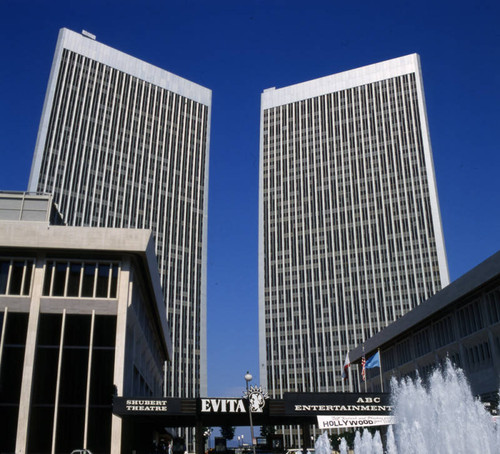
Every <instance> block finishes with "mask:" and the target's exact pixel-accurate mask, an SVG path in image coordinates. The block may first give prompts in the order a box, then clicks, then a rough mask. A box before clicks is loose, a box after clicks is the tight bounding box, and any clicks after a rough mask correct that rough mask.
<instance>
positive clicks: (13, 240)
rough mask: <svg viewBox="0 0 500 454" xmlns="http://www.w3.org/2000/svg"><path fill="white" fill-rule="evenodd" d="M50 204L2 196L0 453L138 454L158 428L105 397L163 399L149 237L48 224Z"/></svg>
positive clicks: (162, 354) (168, 350)
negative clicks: (127, 419) (85, 452)
mask: <svg viewBox="0 0 500 454" xmlns="http://www.w3.org/2000/svg"><path fill="white" fill-rule="evenodd" d="M18 202H21V203H18ZM16 204H17V205H18V209H17V210H16V208H15V205H16ZM51 208H52V200H51V197H50V196H45V197H44V196H37V195H28V194H24V195H22V196H20V197H19V196H16V195H10V196H8V195H5V194H2V197H0V426H1V427H2V430H1V434H2V435H1V436H0V451H1V452H18V453H27V452H34V453H36V452H51V453H55V452H71V451H72V450H74V449H82V448H87V449H89V450H90V451H92V452H93V453H94V454H96V453H116V454H118V453H121V452H125V451H130V450H132V449H136V450H139V451H140V450H141V449H142V450H146V449H148V448H149V447H150V443H151V440H152V439H153V438H154V437H155V436H159V434H161V428H156V432H155V428H154V427H149V428H147V429H145V430H144V431H143V432H141V430H140V428H139V429H137V428H135V427H126V426H124V425H123V422H122V420H121V418H119V417H116V416H114V415H113V414H112V400H113V395H116V394H117V395H124V394H126V395H134V396H142V397H150V396H160V395H161V394H162V386H163V364H164V362H165V361H166V360H168V359H169V358H170V357H171V354H172V343H171V340H170V331H169V328H168V325H167V320H166V314H165V309H164V304H163V294H162V290H161V286H160V279H159V274H158V271H157V261H156V256H155V248H154V241H153V238H152V234H151V231H150V230H131V229H101V228H99V229H96V228H84V227H66V226H61V225H50V224H49V222H48V220H47V219H48V217H49V216H50V213H51ZM44 210H45V212H44ZM16 211H17V214H18V216H17V219H18V220H15V218H16V216H15V215H14V213H15V212H16ZM26 218H28V219H29V220H26ZM76 239H78V241H76Z"/></svg>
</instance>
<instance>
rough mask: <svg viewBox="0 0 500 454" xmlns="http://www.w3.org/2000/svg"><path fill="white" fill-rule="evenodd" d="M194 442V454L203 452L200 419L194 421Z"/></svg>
mask: <svg viewBox="0 0 500 454" xmlns="http://www.w3.org/2000/svg"><path fill="white" fill-rule="evenodd" d="M194 443H195V445H196V454H203V453H204V452H205V443H203V425H202V424H201V421H200V420H198V421H196V427H195V433H194Z"/></svg>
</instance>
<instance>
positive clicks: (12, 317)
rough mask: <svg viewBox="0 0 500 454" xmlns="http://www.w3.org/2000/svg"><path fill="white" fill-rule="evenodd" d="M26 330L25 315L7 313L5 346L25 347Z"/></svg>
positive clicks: (26, 317)
mask: <svg viewBox="0 0 500 454" xmlns="http://www.w3.org/2000/svg"><path fill="white" fill-rule="evenodd" d="M27 329H28V314H27V313H25V312H9V313H8V314H7V327H6V330H5V344H6V345H25V344H26V332H27ZM2 368H3V366H2Z"/></svg>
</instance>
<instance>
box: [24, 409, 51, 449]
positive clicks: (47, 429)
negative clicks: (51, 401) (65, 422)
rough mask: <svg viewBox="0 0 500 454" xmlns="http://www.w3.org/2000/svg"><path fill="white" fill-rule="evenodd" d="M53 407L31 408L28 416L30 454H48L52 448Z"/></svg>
mask: <svg viewBox="0 0 500 454" xmlns="http://www.w3.org/2000/svg"><path fill="white" fill-rule="evenodd" d="M53 421H54V407H53V406H50V407H38V406H36V405H35V406H33V407H32V409H31V414H30V430H29V431H28V446H29V450H30V452H50V451H51V447H52V425H53Z"/></svg>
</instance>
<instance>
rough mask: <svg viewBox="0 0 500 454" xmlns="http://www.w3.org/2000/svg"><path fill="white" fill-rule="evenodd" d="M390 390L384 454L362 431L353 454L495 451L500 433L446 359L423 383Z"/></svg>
mask: <svg viewBox="0 0 500 454" xmlns="http://www.w3.org/2000/svg"><path fill="white" fill-rule="evenodd" d="M391 389H392V391H391V394H392V396H391V397H392V402H393V406H394V411H393V414H394V416H395V420H396V424H395V425H394V426H393V427H391V426H389V428H388V430H387V437H386V441H385V451H384V448H383V446H382V441H381V438H380V434H379V433H378V432H377V433H376V434H375V435H374V436H373V437H372V435H371V434H370V432H369V431H368V430H364V431H363V434H360V433H359V432H357V433H356V437H355V440H354V453H355V454H384V453H385V454H422V453H439V454H498V453H500V430H497V427H496V424H495V422H494V421H493V418H492V417H491V415H490V414H489V413H488V412H487V411H486V410H485V408H484V406H483V404H482V403H481V402H479V401H478V400H477V399H475V398H474V397H473V396H472V393H471V390H470V387H469V384H468V383H467V380H466V378H465V376H464V374H463V372H462V371H461V370H460V369H455V368H454V367H453V366H452V364H451V362H450V361H449V360H448V361H447V362H446V365H445V366H444V368H443V369H442V370H441V369H438V370H435V371H434V372H433V374H432V375H431V376H430V377H429V379H428V381H427V383H426V384H425V385H424V384H423V383H422V380H421V379H420V378H417V379H416V380H411V379H404V380H402V381H399V382H397V381H396V380H394V379H393V381H392V383H391ZM341 449H344V451H343V452H346V451H347V450H346V447H345V444H344V447H343V448H342V447H341ZM341 452H342V450H341ZM319 454H323V453H319Z"/></svg>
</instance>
